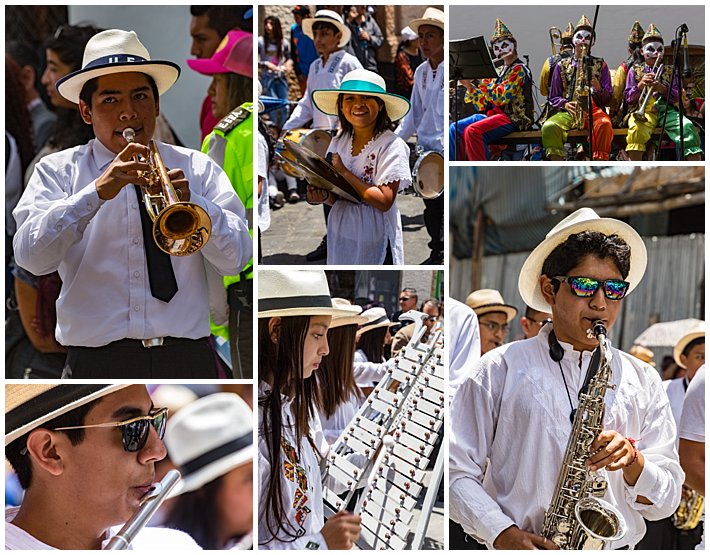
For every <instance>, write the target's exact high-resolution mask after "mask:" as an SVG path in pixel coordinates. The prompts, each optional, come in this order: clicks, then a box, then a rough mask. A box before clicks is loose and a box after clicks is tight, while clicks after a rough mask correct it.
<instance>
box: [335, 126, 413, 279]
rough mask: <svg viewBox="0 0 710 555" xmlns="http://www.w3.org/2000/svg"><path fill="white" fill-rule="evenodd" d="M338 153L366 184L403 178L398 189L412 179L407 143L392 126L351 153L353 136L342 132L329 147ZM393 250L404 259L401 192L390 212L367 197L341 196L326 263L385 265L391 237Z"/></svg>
mask: <svg viewBox="0 0 710 555" xmlns="http://www.w3.org/2000/svg"><path fill="white" fill-rule="evenodd" d="M328 152H337V153H338V154H339V155H340V157H341V158H342V160H343V165H344V166H345V167H346V168H348V170H350V171H351V172H352V173H353V174H355V176H356V177H358V178H360V179H361V180H362V181H364V182H365V183H368V184H372V185H376V186H380V185H386V184H387V183H393V182H395V181H399V189H398V190H399V191H402V190H404V189H406V188H407V187H408V186H409V185H410V184H411V183H412V174H411V171H410V170H409V148H408V147H407V145H406V143H405V142H404V141H403V140H401V139H400V138H399V137H397V136H396V135H395V134H394V133H392V132H391V131H383V132H382V133H380V134H379V135H378V136H377V137H375V138H373V139H372V140H371V141H370V142H369V143H367V144H366V145H365V148H363V149H362V151H360V152H359V153H358V154H357V156H353V155H352V135H351V134H349V133H348V134H342V133H341V134H340V135H338V136H337V137H335V138H334V139H333V140H332V141H331V143H330V145H329V146H328ZM388 241H389V245H390V248H391V249H392V263H393V264H394V265H395V266H396V265H401V264H404V240H403V238H402V218H401V217H400V214H399V208H397V197H396V196H395V199H394V202H393V203H392V206H391V207H390V209H389V210H387V212H382V210H378V209H377V208H375V207H373V206H370V205H369V204H367V203H366V202H358V203H355V202H350V201H348V200H345V199H341V198H339V199H338V200H337V201H336V202H335V204H333V207H332V209H331V211H330V214H329V215H328V261H327V262H328V264H382V263H383V262H384V260H385V256H386V254H387V242H388Z"/></svg>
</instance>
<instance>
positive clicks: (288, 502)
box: [259, 382, 328, 549]
mask: <svg viewBox="0 0 710 555" xmlns="http://www.w3.org/2000/svg"><path fill="white" fill-rule="evenodd" d="M269 389H270V387H269V386H268V385H267V384H265V383H264V382H260V383H259V396H262V395H264V394H265V393H266V392H267V391H269ZM281 403H282V405H281V421H282V436H281V437H282V442H284V441H285V442H287V443H288V444H289V445H290V446H291V447H293V448H294V449H295V450H296V464H295V465H293V463H292V462H291V461H289V459H288V457H287V456H286V454H285V453H284V450H283V449H281V452H280V454H279V461H278V465H279V476H280V478H281V502H282V505H283V507H284V508H285V509H286V510H285V515H286V520H287V524H286V525H284V528H285V529H286V530H288V531H289V532H290V533H291V534H295V532H296V531H298V532H299V533H300V534H301V535H300V537H298V538H297V539H295V540H293V541H281V540H279V539H275V538H273V537H272V536H271V534H270V533H269V530H268V527H267V524H266V523H267V520H270V521H271V523H272V528H273V529H274V530H276V529H277V528H278V523H276V522H274V520H273V519H274V515H271V514H269V515H265V514H264V512H263V511H264V510H265V509H266V499H267V495H268V491H269V482H270V480H271V465H270V464H269V455H268V453H269V452H268V444H267V441H268V439H267V438H266V437H265V436H264V430H263V407H262V406H261V405H259V549H328V546H327V544H326V543H325V538H323V534H321V533H320V531H321V529H322V528H323V524H324V523H325V517H324V515H323V489H322V486H321V472H320V459H322V458H324V457H325V456H326V455H327V454H328V445H327V443H326V442H325V437H324V436H323V431H322V429H321V424H320V420H319V419H318V418H317V417H315V418H311V419H310V420H309V423H308V425H309V428H310V430H311V434H310V435H311V438H312V440H313V444H314V445H316V446H317V448H318V450H319V451H320V452H319V453H318V455H316V452H315V450H314V449H313V446H311V444H310V443H309V441H308V439H307V438H305V437H304V438H302V439H301V442H300V443H298V442H296V434H295V429H294V426H295V418H294V415H293V411H292V410H291V400H290V399H289V398H288V397H285V396H284V395H282V396H281ZM286 466H288V468H289V470H292V471H293V474H292V475H291V477H289V476H286V474H285V467H286ZM294 466H295V468H294ZM299 476H300V478H301V480H299ZM301 485H305V491H303V490H302V489H301V487H300V486H301ZM281 536H284V537H285V534H284V533H283V532H281Z"/></svg>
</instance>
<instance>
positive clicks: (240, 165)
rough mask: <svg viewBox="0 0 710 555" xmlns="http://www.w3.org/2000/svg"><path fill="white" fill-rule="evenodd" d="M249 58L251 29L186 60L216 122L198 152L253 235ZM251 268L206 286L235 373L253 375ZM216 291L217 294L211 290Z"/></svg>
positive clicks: (230, 35)
mask: <svg viewBox="0 0 710 555" xmlns="http://www.w3.org/2000/svg"><path fill="white" fill-rule="evenodd" d="M252 57H253V54H252V35H251V33H247V32H244V31H238V30H233V31H229V32H228V33H227V35H226V36H225V37H224V40H223V41H222V43H221V44H220V45H219V46H218V47H217V50H215V53H214V54H213V55H212V57H211V58H203V59H194V60H193V59H191V60H187V63H188V65H189V66H190V67H191V68H192V69H194V70H195V71H198V72H199V73H203V74H205V75H211V76H212V83H211V85H210V87H209V90H208V94H209V95H210V96H211V97H212V113H213V114H214V116H215V117H216V118H220V122H219V123H218V124H217V126H216V127H215V128H214V130H213V131H212V133H210V134H209V135H207V137H205V140H204V142H203V143H202V152H205V153H207V154H209V156H210V157H211V158H212V159H213V160H214V161H215V162H217V163H218V164H219V165H220V166H222V168H223V169H224V171H225V173H226V174H227V175H228V176H229V179H230V180H231V182H232V186H233V187H234V190H235V192H236V193H237V195H238V196H239V198H240V199H241V201H242V203H244V207H245V208H246V211H247V218H248V224H249V233H252V234H253V222H254V211H253V204H254V203H253V195H254V193H253V177H252V166H253V162H252V160H253V143H252V137H253V133H254V131H253V128H254V118H253V116H252V111H253V106H252V103H251V102H250V100H251V95H252ZM207 270H208V271H207V273H208V280H210V281H213V280H214V276H210V272H209V268H207ZM253 272H254V268H253V259H252V260H250V261H249V263H248V264H247V265H246V266H245V268H244V269H243V270H242V272H241V273H240V274H239V275H238V276H227V277H225V278H223V279H224V283H223V287H222V286H221V285H220V286H219V287H217V289H215V288H214V286H212V287H210V308H211V313H212V333H213V334H214V335H217V336H220V337H223V338H224V339H228V340H229V345H230V353H231V358H232V368H233V373H234V377H235V378H251V377H252V376H253V372H252V336H253V333H252V314H253V308H252V306H253V287H252V284H253V281H252V280H253ZM213 285H214V284H213ZM216 291H219V294H217V295H215V292H216ZM225 293H226V294H225ZM227 322H228V326H225V324H227Z"/></svg>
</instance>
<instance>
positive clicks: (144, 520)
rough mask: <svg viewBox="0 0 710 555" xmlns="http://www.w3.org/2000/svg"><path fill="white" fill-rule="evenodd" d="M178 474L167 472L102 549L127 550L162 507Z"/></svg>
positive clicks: (173, 471) (177, 479)
mask: <svg viewBox="0 0 710 555" xmlns="http://www.w3.org/2000/svg"><path fill="white" fill-rule="evenodd" d="M180 477H181V476H180V472H178V471H177V470H169V471H168V472H167V474H165V477H164V478H163V479H162V480H161V481H160V482H157V483H156V484H155V487H154V488H153V489H152V490H151V491H150V492H148V493H147V494H145V496H144V497H143V498H142V499H141V506H140V507H139V509H138V510H137V511H136V512H135V513H134V514H133V516H132V517H131V518H130V519H129V520H128V522H126V524H124V525H123V528H121V530H120V531H119V532H118V534H116V535H115V536H114V537H112V538H111V539H110V540H109V541H108V543H107V544H106V547H104V549H128V546H129V545H131V542H132V541H133V539H134V538H135V537H136V534H138V532H140V531H141V530H142V529H143V527H144V526H145V525H146V524H148V521H149V520H150V519H151V517H152V516H153V515H154V514H155V511H157V510H158V507H160V505H162V503H163V501H165V498H166V497H167V495H168V493H170V491H171V490H172V489H173V488H174V487H175V485H176V484H177V483H178V481H179V480H180Z"/></svg>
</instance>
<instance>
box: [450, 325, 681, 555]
mask: <svg viewBox="0 0 710 555" xmlns="http://www.w3.org/2000/svg"><path fill="white" fill-rule="evenodd" d="M551 329H552V327H551V326H545V327H544V328H542V330H540V333H539V334H538V335H537V336H536V337H534V338H531V339H527V340H524V341H515V342H513V343H509V344H507V345H503V346H502V347H499V348H497V349H494V350H492V351H490V352H488V353H486V354H485V355H484V356H483V357H482V358H481V359H480V360H479V361H478V362H477V363H476V364H475V365H474V367H473V369H472V370H471V372H469V374H468V375H467V376H466V379H465V380H464V382H463V383H462V384H461V386H460V387H459V388H458V390H457V392H456V395H455V396H454V401H453V405H452V407H451V427H452V429H451V434H450V440H449V465H450V466H449V489H450V492H451V496H450V509H449V514H450V516H451V518H452V519H453V520H454V521H456V522H459V523H460V524H461V525H462V526H463V528H464V530H465V531H466V532H467V533H468V534H471V535H473V536H475V537H476V538H478V539H479V540H481V541H483V542H485V543H486V545H487V546H488V547H490V548H492V544H493V542H494V541H495V539H496V538H497V537H498V535H499V534H500V533H501V532H502V531H503V530H505V529H506V528H508V527H510V526H512V525H517V526H518V527H519V528H520V529H522V530H527V531H530V532H534V533H538V534H539V533H540V531H541V529H542V523H543V519H544V512H545V510H547V509H548V507H549V506H550V502H551V500H552V495H553V493H554V490H555V485H556V483H557V478H558V475H559V472H560V468H561V465H562V460H563V458H564V453H565V449H566V447H567V441H568V439H569V435H570V432H571V429H572V425H571V422H570V403H569V399H568V396H567V392H566V391H565V384H564V382H563V379H562V375H561V372H560V366H559V365H558V363H556V362H553V361H552V359H551V358H550V355H549V346H548V334H549V333H550V331H551ZM560 345H561V346H562V347H563V349H564V357H563V359H562V360H561V361H560V364H561V367H562V372H564V375H565V379H566V381H567V384H568V385H569V394H570V396H571V398H572V403H573V405H574V406H575V407H576V406H577V392H578V391H579V389H580V388H581V387H582V384H583V382H584V377H585V374H586V371H587V367H588V366H589V363H590V360H591V356H592V353H591V352H590V351H584V352H582V353H580V352H577V351H575V350H574V349H573V347H572V345H569V344H567V343H560ZM610 351H611V356H612V360H611V365H612V382H613V384H614V385H615V386H616V388H615V389H611V388H610V389H608V390H607V392H606V396H605V403H606V414H605V417H604V429H607V430H616V431H618V432H619V433H620V434H622V435H623V436H625V437H630V438H634V439H636V441H637V443H636V446H637V448H638V449H639V450H640V451H641V452H642V453H643V455H644V459H645V464H644V468H643V471H642V472H641V475H640V476H639V478H638V481H637V482H636V485H635V486H633V487H632V486H629V485H627V484H626V483H625V481H624V477H623V473H622V471H615V472H606V471H601V472H603V475H604V476H605V478H606V480H607V481H608V488H607V492H606V495H605V496H604V498H605V499H606V500H607V501H609V502H610V503H611V504H612V505H614V506H615V507H617V508H618V509H619V511H620V512H621V514H622V516H623V517H624V519H625V521H626V525H627V526H628V532H627V534H626V535H625V536H624V537H623V538H622V539H620V540H618V541H616V542H610V544H609V545H608V547H609V548H610V549H615V548H618V547H624V546H627V545H628V546H634V545H636V544H637V543H638V542H639V541H640V540H641V538H642V537H643V536H644V533H645V531H646V527H645V524H644V522H643V518H644V517H645V518H647V519H648V520H660V519H662V518H665V517H667V516H670V515H671V514H673V512H674V511H675V509H676V507H677V506H678V503H679V501H680V489H681V484H682V483H683V479H684V473H683V471H682V469H681V468H680V464H679V463H678V453H677V451H676V448H675V438H676V428H675V424H674V422H673V416H672V414H671V410H670V406H669V404H668V397H667V396H666V394H665V393H664V391H663V387H662V385H661V380H660V378H659V376H658V372H656V370H655V369H654V368H652V367H651V366H649V365H647V364H645V363H644V362H642V361H640V360H638V359H636V358H634V357H632V356H631V355H628V354H626V353H623V352H621V351H619V350H618V349H615V348H611V349H610ZM580 363H581V364H580ZM637 496H645V497H647V498H648V499H649V500H651V502H652V503H653V505H643V504H641V503H637V502H636V498H637Z"/></svg>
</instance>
